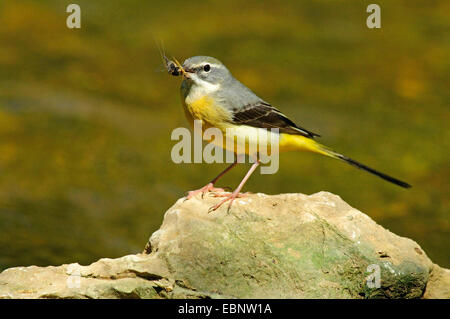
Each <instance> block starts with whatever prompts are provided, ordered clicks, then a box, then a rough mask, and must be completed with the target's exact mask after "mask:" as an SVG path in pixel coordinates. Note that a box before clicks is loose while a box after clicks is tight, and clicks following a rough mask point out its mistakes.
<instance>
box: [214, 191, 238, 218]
mask: <svg viewBox="0 0 450 319" xmlns="http://www.w3.org/2000/svg"><path fill="white" fill-rule="evenodd" d="M246 195H247V194H246V193H235V192H233V193H227V194H223V195H221V196H217V197H225V198H224V199H223V200H221V201H220V202H219V203H218V204H216V205H214V206H212V207H210V208H209V210H208V213H211V212H213V211H215V210H216V209H218V208H219V207H220V206H222V205H223V204H225V203H226V202H228V201H230V203H229V204H228V210H230V208H231V205H232V204H233V201H234V200H235V199H236V198H240V197H244V196H246Z"/></svg>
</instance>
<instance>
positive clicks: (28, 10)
mask: <svg viewBox="0 0 450 319" xmlns="http://www.w3.org/2000/svg"><path fill="white" fill-rule="evenodd" d="M72 2H74V1H61V0H58V1H56V0H55V1H48V0H46V1H42V0H39V1H25V0H21V1H16V0H12V1H8V0H7V1H5V0H2V1H1V2H0V173H1V178H0V269H4V268H7V267H11V266H19V265H31V264H34V265H48V264H60V263H70V262H80V263H81V264H87V263H90V262H93V261H95V260H97V259H98V258H100V257H118V256H122V255H125V254H131V253H136V252H140V251H142V249H143V247H144V245H145V243H146V240H147V239H148V237H149V236H150V235H151V233H152V232H153V231H155V230H156V229H157V228H158V227H159V225H160V224H161V222H162V218H163V214H164V212H165V211H166V210H167V209H168V208H169V207H170V206H171V205H172V204H173V203H174V202H175V201H176V200H177V199H178V198H180V197H182V196H184V194H185V193H186V191H187V190H191V189H194V188H198V187H200V186H203V185H204V184H205V183H206V182H207V181H209V180H210V179H211V178H212V177H213V176H215V175H216V174H217V173H218V172H219V171H221V170H222V169H223V168H224V167H225V166H226V164H211V165H207V164H180V165H176V164H174V163H172V161H171V160H170V151H171V148H172V146H173V145H174V144H175V142H174V141H171V140H170V134H171V131H172V130H173V129H174V128H176V127H180V126H185V127H187V126H188V124H187V122H186V120H185V118H184V114H183V112H182V108H181V104H180V97H179V93H178V92H179V84H180V83H179V82H180V79H179V78H173V77H170V76H169V75H168V74H167V73H165V72H164V71H162V65H161V60H160V57H159V53H158V50H157V47H156V45H155V39H156V40H158V41H159V40H162V41H163V42H164V45H165V47H166V49H167V51H168V53H170V54H171V55H174V56H176V57H177V58H178V59H180V60H183V59H185V58H188V57H190V56H193V55H210V56H214V57H217V58H219V59H220V60H222V62H224V63H225V64H226V65H227V66H228V67H229V68H230V70H231V71H232V72H233V74H234V75H235V76H236V77H237V78H238V79H239V80H241V81H242V82H243V83H245V84H246V85H247V86H249V87H250V88H252V90H253V91H255V92H256V93H257V94H258V95H260V96H262V97H263V98H264V99H265V100H267V101H269V102H271V103H272V104H273V105H275V106H277V107H278V108H280V109H281V110H282V111H284V112H285V113H286V114H288V115H289V116H290V117H291V118H293V119H294V120H295V121H296V122H297V123H298V124H299V125H301V126H304V127H305V128H308V129H310V130H312V131H314V132H318V133H320V134H321V135H322V136H323V137H322V138H320V139H319V140H320V141H321V142H323V143H325V144H327V145H329V146H332V147H333V148H334V149H336V150H338V151H340V152H342V153H344V154H346V155H348V156H350V157H353V158H355V159H358V160H360V161H361V162H363V163H366V164H368V165H370V166H373V167H375V168H378V169H379V170H381V171H385V172H387V173H390V174H392V175H394V176H396V177H398V178H401V179H404V180H406V181H407V182H409V183H411V184H412V185H413V188H412V189H411V190H404V189H401V188H399V187H397V186H394V185H392V184H389V183H386V182H384V181H382V180H380V179H378V178H376V177H373V176H371V175H369V174H366V173H364V172H362V171H359V170H356V169H354V168H352V167H350V166H347V165H345V164H342V163H339V162H337V161H334V160H331V159H327V158H322V157H320V156H317V155H314V154H305V153H286V154H283V156H282V157H281V162H280V170H279V172H278V173H277V174H275V175H263V176H262V175H260V174H255V175H254V176H253V177H252V179H250V181H249V182H248V184H247V186H246V188H245V189H246V190H249V191H253V192H265V193H269V194H276V193H285V192H301V193H306V194H311V193H315V192H318V191H322V190H325V191H330V192H333V193H335V194H338V195H340V196H341V197H342V198H343V199H344V200H346V201H347V202H348V203H349V204H351V205H352V206H354V207H356V208H358V209H359V210H361V211H363V212H365V213H366V214H368V215H369V216H371V217H372V218H373V219H374V220H376V221H377V222H378V223H380V224H381V225H383V226H384V227H386V228H388V229H390V230H391V231H393V232H395V233H397V234H398V235H401V236H406V237H410V238H412V239H414V240H416V241H417V242H418V243H419V244H420V245H421V246H422V247H423V248H424V249H425V251H426V252H427V254H428V255H429V257H430V258H431V259H432V260H433V261H434V262H436V263H438V264H440V265H441V266H445V267H450V254H449V251H450V244H449V234H450V217H449V208H450V199H449V193H450V181H449V180H450V161H449V154H450V152H449V150H450V130H449V129H448V126H449V121H450V109H449V96H450V94H449V83H450V81H449V80H450V78H449V73H450V72H449V70H450V58H449V57H450V54H449V53H450V50H449V49H450V45H449V44H450V41H449V40H450V39H449V32H448V31H449V21H450V19H449V12H450V2H448V1H444V0H442V1H377V3H378V4H379V5H380V6H381V20H382V22H381V23H382V28H381V29H378V30H375V29H373V30H371V29H368V28H367V27H366V24H365V23H366V18H367V16H368V14H367V13H366V7H367V5H368V4H369V3H371V1H345V2H343V1H286V2H281V1H273V2H272V1H260V0H258V1H245V2H242V1H218V0H217V1H199V2H196V1H159V2H153V1H142V0H130V1H111V0H101V1H100V0H96V1H92V0H89V1H88V0H83V1H81V0H78V1H76V3H77V4H79V5H80V6H81V11H82V28H81V29H80V30H76V29H73V30H71V29H68V28H67V27H66V24H65V23H66V22H65V21H66V17H67V16H68V13H66V12H65V11H66V6H67V5H68V4H70V3H72ZM246 169H248V166H246V165H242V166H241V167H239V168H236V169H235V170H234V171H232V172H231V173H230V174H229V175H227V176H226V177H225V178H224V179H223V180H222V182H221V183H219V184H220V186H230V187H235V186H236V185H237V184H238V182H239V180H240V178H241V177H242V176H243V174H244V173H245V171H246Z"/></svg>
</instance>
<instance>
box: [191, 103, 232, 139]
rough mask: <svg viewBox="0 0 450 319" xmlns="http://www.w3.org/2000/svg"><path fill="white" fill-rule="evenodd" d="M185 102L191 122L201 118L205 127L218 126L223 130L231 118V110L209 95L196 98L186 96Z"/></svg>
mask: <svg viewBox="0 0 450 319" xmlns="http://www.w3.org/2000/svg"><path fill="white" fill-rule="evenodd" d="M184 102H185V103H184V107H185V110H186V111H187V112H186V115H187V116H188V119H189V120H190V121H191V122H193V120H201V121H202V123H203V129H207V128H209V127H217V128H218V129H221V130H223V129H225V128H226V127H227V126H228V123H229V122H230V120H231V112H230V111H229V110H227V109H226V108H224V107H222V106H220V105H217V104H216V103H214V101H213V99H212V98H211V97H209V96H207V95H203V96H201V97H200V98H197V99H195V100H193V99H189V98H186V99H185V101H184Z"/></svg>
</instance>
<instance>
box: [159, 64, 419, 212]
mask: <svg viewBox="0 0 450 319" xmlns="http://www.w3.org/2000/svg"><path fill="white" fill-rule="evenodd" d="M163 58H164V60H165V63H166V67H167V70H168V71H169V73H170V74H172V75H174V76H179V75H181V76H182V77H183V81H182V83H181V96H182V103H183V107H184V109H185V113H186V116H187V117H188V120H189V121H190V122H191V123H193V122H194V120H200V121H201V122H202V128H203V129H206V128H209V127H215V128H218V129H220V131H221V132H222V133H223V134H224V136H225V137H226V134H227V132H230V131H231V132H233V134H236V135H237V136H239V134H242V135H245V136H246V138H247V137H250V138H249V139H250V140H248V139H247V140H246V143H258V139H256V140H251V139H252V136H258V134H257V131H258V130H261V129H271V128H276V129H278V133H276V134H279V138H278V143H279V152H283V151H293V150H294V151H308V152H313V153H317V154H321V155H325V156H328V157H331V158H334V159H338V160H340V161H343V162H345V163H348V164H350V165H352V166H354V167H357V168H359V169H362V170H365V171H366V172H369V173H371V174H374V175H376V176H378V177H381V178H382V179H384V180H386V181H389V182H391V183H393V184H396V185H398V186H401V187H404V188H409V187H411V186H410V185H409V184H407V183H405V182H402V181H400V180H398V179H396V178H394V177H391V176H389V175H386V174H384V173H381V172H379V171H377V170H375V169H373V168H370V167H368V166H366V165H364V164H361V163H359V162H357V161H355V160H353V159H351V158H348V157H346V156H344V155H342V154H339V153H336V152H335V151H333V150H331V149H329V148H328V147H326V146H323V145H321V144H319V143H318V142H316V141H315V139H314V138H315V137H317V136H319V135H318V134H316V133H313V132H311V131H309V130H307V129H305V128H303V127H300V126H298V125H296V124H295V123H294V122H293V121H292V120H290V119H289V118H288V117H287V116H286V115H284V114H283V113H281V112H280V111H279V110H278V109H276V108H275V107H273V106H272V105H270V104H269V103H267V102H265V101H264V100H263V99H261V98H260V97H258V96H257V95H256V94H255V93H253V92H252V91H251V90H250V89H249V88H247V87H246V86H245V85H243V84H242V83H241V82H239V81H238V80H236V79H235V78H234V77H233V75H232V74H231V73H230V71H229V70H228V69H227V68H226V67H225V65H224V64H223V63H221V62H220V61H219V60H217V59H215V58H212V57H208V56H194V57H191V58H189V59H187V60H185V61H184V63H183V65H181V64H180V63H179V62H178V61H177V60H174V61H170V60H169V59H167V58H166V57H165V56H163ZM215 142H217V141H215ZM219 143H220V144H221V145H220V146H221V147H222V148H224V149H225V148H226V145H225V143H222V141H219ZM248 149H249V148H248V147H246V148H245V150H246V152H247V151H248ZM258 149H259V148H258ZM230 151H233V152H235V151H236V149H235V148H233V149H231V150H230ZM236 155H239V154H236ZM247 155H254V156H256V157H257V158H258V156H257V154H247ZM260 163H261V162H260V160H259V159H257V160H256V161H255V163H254V164H253V165H252V166H251V168H250V169H249V171H248V172H247V174H246V175H245V176H244V178H243V179H242V181H241V183H240V184H239V186H238V187H237V188H236V189H235V191H234V192H232V193H226V194H225V195H223V194H222V195H218V196H222V197H225V198H224V199H223V200H222V201H220V202H219V203H218V204H217V205H215V206H213V207H211V209H210V210H216V209H217V208H219V207H220V206H221V205H222V204H224V203H225V202H227V201H229V206H228V209H229V208H230V207H231V204H232V203H233V201H234V200H235V199H236V198H237V197H240V196H241V193H240V192H241V190H242V187H243V186H244V184H245V183H246V181H247V180H248V179H249V177H250V175H251V174H252V173H253V172H254V171H255V170H256V168H257V167H258V165H259V164H260ZM236 164H237V161H236V160H235V162H234V163H233V164H231V165H230V166H229V167H228V168H226V169H225V170H224V171H223V172H222V173H220V174H219V175H218V176H217V177H216V178H214V179H213V180H212V181H211V182H210V183H208V184H207V185H206V186H204V187H202V188H200V189H198V190H195V191H190V192H189V193H188V196H187V199H190V198H192V197H193V196H195V195H196V194H199V193H201V194H202V195H204V194H205V193H207V192H220V193H224V190H223V189H221V188H215V187H214V184H215V183H216V182H217V180H218V179H219V178H221V177H222V176H223V175H224V174H225V173H227V172H228V171H229V170H230V169H231V168H233V167H234V166H236Z"/></svg>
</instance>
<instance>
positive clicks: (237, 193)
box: [208, 159, 261, 212]
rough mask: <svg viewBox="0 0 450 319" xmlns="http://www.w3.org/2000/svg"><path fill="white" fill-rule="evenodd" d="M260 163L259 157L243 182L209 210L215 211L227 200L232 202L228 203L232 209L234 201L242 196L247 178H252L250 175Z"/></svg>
mask: <svg viewBox="0 0 450 319" xmlns="http://www.w3.org/2000/svg"><path fill="white" fill-rule="evenodd" d="M259 164H261V161H260V160H259V159H258V160H257V161H256V162H255V163H253V165H252V167H250V169H249V170H248V172H247V174H245V176H244V178H243V179H242V181H241V183H240V184H239V186H238V187H237V188H236V189H235V190H234V192H233V193H230V194H228V195H227V196H225V198H224V199H223V200H221V201H220V202H219V203H218V204H216V205H214V206H212V207H211V208H210V209H209V211H208V212H212V211H215V210H216V209H217V208H219V207H220V206H222V205H223V204H224V203H226V202H227V201H230V203H229V204H228V210H230V208H231V205H232V204H233V201H234V200H235V199H236V198H238V197H242V195H244V194H241V193H240V192H241V190H242V187H244V185H245V183H246V182H247V180H248V179H249V178H250V176H251V175H252V173H253V172H254V171H255V170H256V168H257V167H258V166H259Z"/></svg>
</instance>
